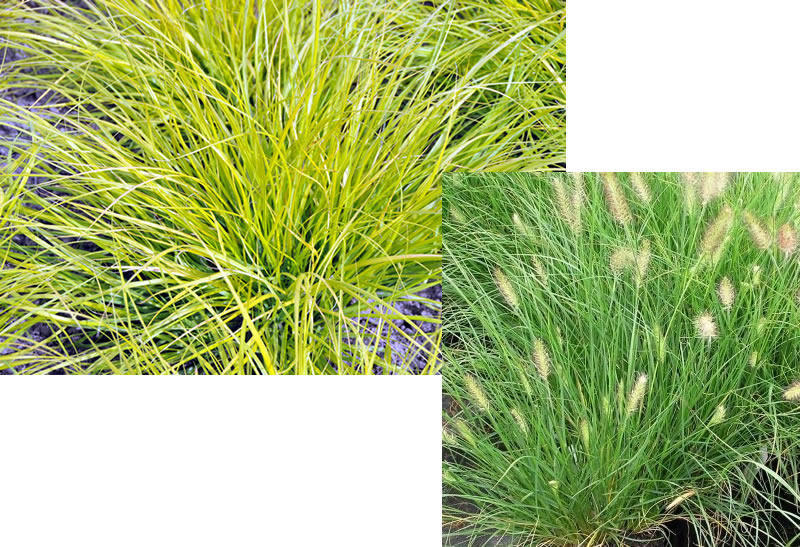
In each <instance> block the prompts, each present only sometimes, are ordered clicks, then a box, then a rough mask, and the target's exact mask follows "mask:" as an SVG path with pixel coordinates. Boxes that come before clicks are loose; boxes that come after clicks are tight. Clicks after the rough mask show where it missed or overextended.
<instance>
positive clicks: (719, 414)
mask: <svg viewBox="0 0 800 547" xmlns="http://www.w3.org/2000/svg"><path fill="white" fill-rule="evenodd" d="M727 415H728V409H727V408H725V405H724V404H719V405H717V408H716V409H715V410H714V415H713V416H711V419H710V420H709V421H708V427H712V426H715V425H717V424H721V423H722V422H724V421H725V417H726V416H727Z"/></svg>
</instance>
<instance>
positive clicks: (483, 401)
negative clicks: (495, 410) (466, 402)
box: [464, 374, 489, 412]
mask: <svg viewBox="0 0 800 547" xmlns="http://www.w3.org/2000/svg"><path fill="white" fill-rule="evenodd" d="M464 386H465V387H466V388H467V391H468V392H469V395H470V397H472V400H473V402H474V403H475V404H476V405H477V407H478V408H479V409H480V410H481V412H489V398H488V397H487V396H486V392H485V391H484V390H483V387H482V386H481V384H480V382H478V380H477V378H475V377H474V376H472V375H470V374H465V375H464Z"/></svg>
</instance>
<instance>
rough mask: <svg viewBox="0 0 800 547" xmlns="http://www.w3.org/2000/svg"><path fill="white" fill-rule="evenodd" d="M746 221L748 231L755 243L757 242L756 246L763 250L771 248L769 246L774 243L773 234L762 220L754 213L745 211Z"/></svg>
mask: <svg viewBox="0 0 800 547" xmlns="http://www.w3.org/2000/svg"><path fill="white" fill-rule="evenodd" d="M744 222H745V224H746V225H747V231H748V232H750V237H751V239H752V240H753V243H755V244H756V247H758V248H759V249H761V250H762V251H766V250H767V249H769V246H770V245H771V244H772V236H771V235H770V233H769V230H767V228H766V227H765V226H764V224H763V223H762V222H761V220H760V219H759V218H758V217H757V216H755V215H754V214H753V213H751V212H749V211H745V213H744Z"/></svg>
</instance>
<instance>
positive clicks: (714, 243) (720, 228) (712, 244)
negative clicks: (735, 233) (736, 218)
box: [700, 205, 733, 257]
mask: <svg viewBox="0 0 800 547" xmlns="http://www.w3.org/2000/svg"><path fill="white" fill-rule="evenodd" d="M732 224H733V209H731V208H730V206H728V205H726V206H724V207H723V208H722V209H721V210H720V212H719V214H718V215H717V217H716V218H715V219H714V220H713V221H712V222H711V224H709V225H708V228H706V232H705V234H704V235H703V240H702V241H701V242H700V252H701V253H702V254H705V255H708V256H711V257H716V256H719V254H720V252H721V251H722V247H723V246H724V243H725V238H726V237H728V232H729V231H730V229H731V225H732Z"/></svg>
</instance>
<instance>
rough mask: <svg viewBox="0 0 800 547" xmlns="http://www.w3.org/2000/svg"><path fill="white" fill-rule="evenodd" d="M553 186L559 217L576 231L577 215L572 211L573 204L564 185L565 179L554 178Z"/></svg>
mask: <svg viewBox="0 0 800 547" xmlns="http://www.w3.org/2000/svg"><path fill="white" fill-rule="evenodd" d="M551 184H552V186H553V192H554V193H555V195H556V207H558V213H559V215H561V218H563V219H564V221H565V222H566V223H567V224H568V225H569V226H570V228H572V229H574V225H575V215H574V214H573V211H572V203H571V202H570V198H569V197H568V195H567V185H566V184H565V183H564V179H562V178H561V177H553V179H552V181H551Z"/></svg>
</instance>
